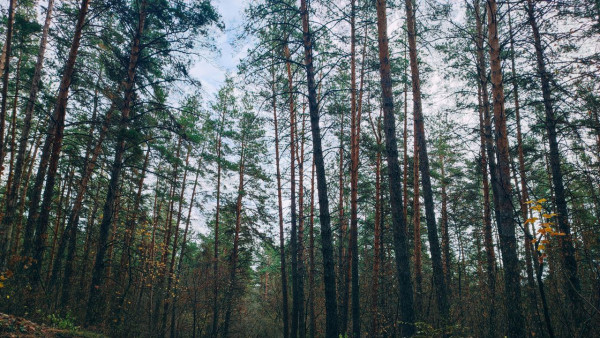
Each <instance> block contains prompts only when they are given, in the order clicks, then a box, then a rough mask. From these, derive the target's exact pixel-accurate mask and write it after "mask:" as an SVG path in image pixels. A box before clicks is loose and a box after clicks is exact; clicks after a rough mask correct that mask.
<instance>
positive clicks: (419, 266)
mask: <svg viewBox="0 0 600 338" xmlns="http://www.w3.org/2000/svg"><path fill="white" fill-rule="evenodd" d="M413 136H414V143H413V146H414V148H413V251H414V253H413V255H414V257H415V258H414V260H415V263H414V264H415V311H416V313H417V318H421V317H422V316H423V261H422V259H421V255H422V243H421V193H420V191H419V188H420V185H419V162H420V161H419V142H418V141H417V133H416V122H413ZM406 199H408V196H406Z"/></svg>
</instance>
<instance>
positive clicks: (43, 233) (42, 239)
mask: <svg viewBox="0 0 600 338" xmlns="http://www.w3.org/2000/svg"><path fill="white" fill-rule="evenodd" d="M89 3H90V0H82V1H81V6H80V8H79V14H78V17H77V24H76V25H75V33H74V35H73V40H72V42H71V48H70V50H69V57H68V59H67V62H66V63H65V69H64V71H63V76H62V79H61V82H60V88H59V90H58V97H57V100H56V101H57V102H56V106H55V108H54V113H53V114H52V116H53V128H52V133H51V135H52V136H50V135H49V136H50V137H51V138H52V152H51V153H50V154H47V153H44V152H43V153H42V156H43V157H47V156H44V155H45V154H46V155H49V157H50V160H49V162H48V172H47V175H46V186H45V189H44V196H43V199H42V204H41V206H40V208H41V211H40V214H39V218H38V219H37V220H36V219H34V220H35V221H37V224H36V229H35V248H34V254H33V264H32V266H31V271H30V276H31V281H32V283H33V284H37V283H38V282H39V280H40V277H41V276H40V268H41V266H42V260H43V257H44V251H45V243H46V238H47V236H48V234H47V231H48V222H49V217H50V209H51V208H52V197H53V196H54V184H55V181H56V172H57V170H58V160H59V158H60V152H61V149H62V141H63V136H64V128H65V116H66V112H67V101H68V99H69V88H70V87H71V80H72V77H73V71H74V70H75V61H76V60H77V52H78V51H79V45H80V43H81V36H82V32H83V27H84V25H85V19H86V16H87V12H88V8H89ZM36 183H37V181H36ZM40 187H41V185H40ZM34 207H35V208H37V205H34ZM34 214H35V212H34ZM34 220H32V221H34ZM28 223H29V220H28Z"/></svg>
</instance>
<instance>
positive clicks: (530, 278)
mask: <svg viewBox="0 0 600 338" xmlns="http://www.w3.org/2000/svg"><path fill="white" fill-rule="evenodd" d="M510 13H511V10H510V9H509V11H508V25H509V30H510V61H511V72H512V77H513V79H512V85H513V98H514V104H515V120H516V122H517V153H518V160H519V176H520V184H521V217H522V218H523V222H524V225H523V230H524V233H525V239H524V242H523V245H524V246H525V267H526V271H527V292H528V294H529V304H530V312H532V313H538V305H537V294H536V292H535V279H534V273H533V263H532V258H531V257H532V255H533V253H532V251H533V246H532V244H531V240H532V239H533V236H532V235H531V230H530V225H529V222H526V220H527V219H528V218H529V217H527V215H528V207H527V206H528V204H527V202H528V201H529V192H528V190H527V173H526V171H525V155H524V153H523V136H522V133H521V109H520V108H521V107H520V103H519V84H518V82H517V71H516V65H515V46H514V44H515V41H514V40H515V38H514V34H513V28H512V19H511V16H510ZM515 186H516V187H518V185H517V183H515ZM534 320H535V321H536V322H538V323H539V322H540V318H539V316H535V319H534ZM540 325H541V323H540Z"/></svg>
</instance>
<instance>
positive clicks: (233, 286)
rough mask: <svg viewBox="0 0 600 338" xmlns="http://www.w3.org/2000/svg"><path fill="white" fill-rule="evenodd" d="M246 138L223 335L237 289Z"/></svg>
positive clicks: (241, 156) (241, 162)
mask: <svg viewBox="0 0 600 338" xmlns="http://www.w3.org/2000/svg"><path fill="white" fill-rule="evenodd" d="M245 142H246V140H245V139H243V140H242V149H241V151H242V153H241V155H240V163H239V166H240V168H239V185H238V192H237V200H236V203H235V230H234V235H233V250H232V252H231V266H230V271H229V287H228V289H227V294H226V295H225V298H226V300H225V306H227V310H226V311H225V322H224V323H223V337H229V323H230V322H231V312H232V308H233V299H234V297H233V294H234V293H235V292H236V291H237V264H238V257H239V250H240V249H239V247H240V230H241V228H242V198H243V197H244V169H245V167H244V165H245V160H246V159H245V157H244V154H245V151H246V148H245V147H246V144H245Z"/></svg>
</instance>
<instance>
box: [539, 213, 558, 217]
mask: <svg viewBox="0 0 600 338" xmlns="http://www.w3.org/2000/svg"><path fill="white" fill-rule="evenodd" d="M554 216H558V214H556V213H551V214H543V215H542V217H544V218H552V217H554Z"/></svg>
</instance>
